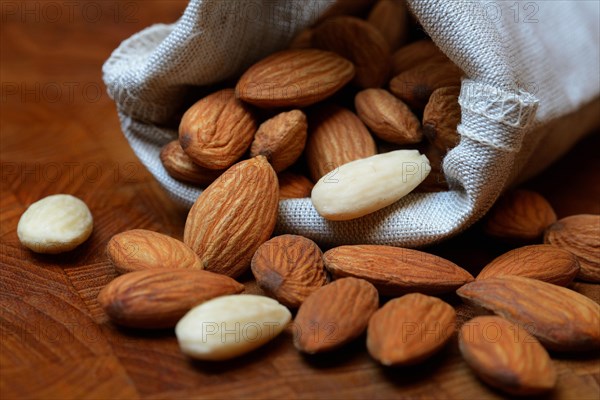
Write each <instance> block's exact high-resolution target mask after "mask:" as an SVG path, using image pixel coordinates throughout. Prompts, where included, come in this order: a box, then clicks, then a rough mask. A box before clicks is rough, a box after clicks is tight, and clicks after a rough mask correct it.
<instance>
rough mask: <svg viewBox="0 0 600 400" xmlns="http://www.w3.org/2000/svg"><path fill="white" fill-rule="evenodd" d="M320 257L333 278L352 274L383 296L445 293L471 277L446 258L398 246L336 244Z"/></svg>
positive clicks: (468, 280)
mask: <svg viewBox="0 0 600 400" xmlns="http://www.w3.org/2000/svg"><path fill="white" fill-rule="evenodd" d="M323 257H324V260H325V267H326V268H327V270H328V271H329V272H330V273H331V275H332V276H333V277H334V278H335V279H337V278H341V277H346V276H352V277H355V278H361V279H364V280H367V281H369V282H371V283H372V284H373V285H375V287H376V288H377V290H379V293H380V294H382V295H385V296H398V295H401V294H404V293H409V292H421V293H425V294H439V293H447V292H451V291H454V290H456V289H458V288H459V287H461V286H462V285H464V284H465V283H467V282H471V281H472V280H473V277H472V276H471V274H469V273H468V272H467V271H465V270H464V269H462V268H460V267H459V266H458V265H456V264H454V263H452V262H450V261H448V260H445V259H443V258H441V257H438V256H434V255H433V254H428V253H425V252H422V251H418V250H412V249H403V248H400V247H392V246H380V245H354V246H340V247H336V248H333V249H331V250H329V251H326V252H325V254H324V256H323Z"/></svg>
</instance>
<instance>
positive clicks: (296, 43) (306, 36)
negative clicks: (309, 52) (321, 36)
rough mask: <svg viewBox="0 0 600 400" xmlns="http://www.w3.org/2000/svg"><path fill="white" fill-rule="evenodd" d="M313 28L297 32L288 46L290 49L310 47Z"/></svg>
mask: <svg viewBox="0 0 600 400" xmlns="http://www.w3.org/2000/svg"><path fill="white" fill-rule="evenodd" d="M312 35H313V30H312V29H304V30H303V31H302V32H300V33H299V34H297V35H296V36H295V37H294V39H292V42H291V43H290V45H289V46H288V49H309V48H311V46H312V43H311V42H312Z"/></svg>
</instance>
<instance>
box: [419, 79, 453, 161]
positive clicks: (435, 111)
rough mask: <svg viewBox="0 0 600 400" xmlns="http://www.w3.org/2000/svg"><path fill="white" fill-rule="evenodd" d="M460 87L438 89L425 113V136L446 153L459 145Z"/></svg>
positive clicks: (430, 99)
mask: <svg viewBox="0 0 600 400" xmlns="http://www.w3.org/2000/svg"><path fill="white" fill-rule="evenodd" d="M459 94H460V87H459V86H450V87H444V88H440V89H436V90H435V91H434V92H433V93H432V94H431V97H430V98H429V102H428V103H427V105H426V106H425V110H424V111H423V135H425V137H426V138H427V140H428V141H429V143H431V144H432V145H433V146H435V147H436V148H437V149H439V150H440V151H442V152H444V153H446V152H447V151H448V150H450V149H453V148H454V147H456V145H458V142H459V140H460V137H459V136H458V132H457V131H456V127H457V126H458V124H459V122H460V118H461V110H460V105H459V104H458V95H459Z"/></svg>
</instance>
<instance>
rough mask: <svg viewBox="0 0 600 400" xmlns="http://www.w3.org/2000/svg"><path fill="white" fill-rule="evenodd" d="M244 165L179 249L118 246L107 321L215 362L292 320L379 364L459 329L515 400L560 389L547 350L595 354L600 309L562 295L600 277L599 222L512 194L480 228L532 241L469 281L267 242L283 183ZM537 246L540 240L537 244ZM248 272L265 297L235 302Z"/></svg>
mask: <svg viewBox="0 0 600 400" xmlns="http://www.w3.org/2000/svg"><path fill="white" fill-rule="evenodd" d="M250 167H252V170H253V171H254V173H255V174H256V175H255V180H254V184H252V185H248V184H244V182H247V181H246V180H239V179H236V176H238V175H237V174H232V175H230V174H224V175H223V176H222V177H220V178H218V179H217V180H216V181H215V182H214V183H213V184H212V185H210V186H209V187H208V188H207V190H206V191H205V192H204V193H203V194H202V195H200V197H199V198H198V201H197V202H196V204H195V205H194V207H193V208H192V210H191V211H190V214H189V216H188V219H187V222H186V227H185V234H184V242H180V241H178V240H176V239H173V238H171V237H168V236H165V235H162V234H159V233H156V232H151V231H145V230H140V229H136V230H132V231H127V232H123V233H120V234H117V235H115V236H114V237H113V238H112V239H111V240H110V242H109V243H108V246H107V254H108V257H109V259H110V260H111V261H112V263H113V264H114V266H115V269H116V270H117V271H118V272H119V273H121V274H122V275H121V276H119V277H118V278H116V279H115V280H114V281H112V282H111V283H109V284H108V285H107V286H106V287H105V288H104V289H103V290H102V291H101V292H100V294H99V297H98V300H99V302H100V304H101V305H102V307H103V309H104V310H105V312H106V314H107V315H108V316H109V317H110V319H111V320H112V321H113V322H115V323H117V324H121V325H125V326H130V327H136V328H172V327H175V333H176V336H177V338H178V341H179V344H180V348H181V351H182V352H183V353H185V354H187V355H188V356H190V357H193V358H198V359H202V360H213V361H218V360H227V359H230V358H233V357H236V356H239V355H242V354H245V353H247V352H249V351H252V350H254V349H257V348H258V347H260V346H261V345H263V344H265V343H267V342H268V341H269V340H271V339H273V338H274V337H276V336H277V335H278V334H280V333H281V332H282V331H283V330H285V328H286V327H287V325H288V323H289V322H290V320H291V319H292V312H295V318H294V321H293V325H292V328H293V332H294V337H293V341H294V346H295V347H296V348H297V349H298V350H299V351H301V352H303V353H307V354H315V353H322V352H327V351H330V350H333V349H336V348H339V347H342V346H344V345H345V344H347V343H349V342H351V341H353V340H356V339H357V338H359V337H361V336H362V335H363V334H364V333H365V332H366V347H367V350H368V352H369V354H370V355H371V356H372V358H373V359H374V360H376V361H377V362H379V363H381V364H382V365H385V366H402V365H411V364H415V363H419V362H422V361H424V360H426V359H427V358H429V357H431V356H432V355H433V354H435V353H436V352H438V351H439V350H441V349H442V348H444V347H445V346H446V345H447V343H448V342H449V341H450V339H451V338H452V337H454V335H455V334H457V335H458V345H459V348H460V351H461V353H462V355H463V357H464V359H465V361H466V362H467V363H468V364H469V365H470V366H471V367H472V369H473V371H474V372H475V374H477V375H478V376H479V377H480V378H481V379H482V380H483V381H484V382H486V383H488V384H489V385H491V386H494V387H496V388H499V389H501V390H503V391H505V392H507V393H510V394H516V395H531V394H537V393H542V392H547V391H550V390H552V388H553V387H554V386H555V384H556V379H557V373H556V370H555V368H554V365H553V363H552V360H551V358H550V355H549V354H548V352H547V351H546V349H548V350H550V351H552V352H560V353H565V352H584V351H593V350H596V349H599V348H600V306H599V305H598V304H597V303H595V302H594V301H592V300H590V299H589V298H587V297H585V296H583V295H581V294H579V293H577V292H575V291H573V290H570V289H568V288H566V286H568V285H570V284H571V282H572V281H573V280H574V279H575V278H579V279H583V280H587V281H591V282H600V257H598V254H600V251H599V250H600V249H599V246H600V245H599V241H598V232H599V229H600V215H575V216H571V217H567V218H564V219H562V220H558V221H557V220H556V216H555V214H554V211H553V210H552V207H551V206H550V205H549V203H548V202H547V201H546V200H545V199H544V198H543V197H541V196H540V195H539V194H537V193H534V192H530V191H525V190H519V191H515V192H512V193H509V194H507V195H505V196H504V197H503V198H502V199H500V201H499V202H498V203H497V205H496V206H495V207H494V209H493V210H492V211H491V212H490V214H489V216H488V218H487V219H486V220H485V222H484V224H485V230H486V231H487V232H488V234H489V235H490V236H495V237H498V238H501V239H498V240H505V241H509V242H512V243H515V242H519V243H521V244H527V245H525V246H523V247H518V248H515V249H514V250H511V251H509V252H507V253H505V254H503V255H501V256H500V257H498V258H496V259H494V260H493V261H491V262H490V263H489V264H488V265H486V266H485V267H484V268H483V269H482V270H481V272H480V273H479V275H478V276H477V278H476V279H474V278H473V276H472V275H471V274H469V273H468V272H467V271H466V270H464V269H462V268H461V267H459V266H458V265H456V264H454V263H452V262H450V261H448V260H446V259H443V258H441V257H438V256H435V255H432V254H428V253H426V252H423V251H419V250H413V249H406V248H399V247H391V246H381V245H351V246H340V247H335V248H332V249H329V250H328V251H326V252H325V253H322V251H321V249H320V248H319V246H318V245H317V244H316V243H314V242H313V241H311V240H309V239H307V238H305V237H302V236H297V235H281V236H275V237H272V238H270V239H269V237H270V233H269V234H266V233H265V232H271V231H272V229H273V225H274V219H275V217H276V210H277V202H276V199H277V191H276V177H275V174H274V171H273V170H272V169H271V168H270V167H269V164H268V162H267V161H266V159H265V158H264V157H257V158H253V159H251V160H247V161H243V162H241V163H238V164H236V165H235V166H234V168H250ZM239 172H240V173H243V171H239ZM549 216H554V217H552V218H550V217H549ZM534 232H536V233H535V234H534ZM542 237H543V240H544V242H545V244H535V243H536V242H537V243H539V241H541V239H542ZM248 269H250V270H251V272H252V274H253V275H254V278H255V279H256V282H257V283H258V285H259V286H260V288H262V289H263V291H264V293H265V294H266V295H267V296H269V297H266V296H257V295H249V294H239V293H241V292H243V291H244V286H243V285H242V284H240V283H238V282H237V281H236V280H235V279H234V278H235V277H239V276H240V275H242V274H244V273H245V272H246V271H247V270H248ZM451 293H457V294H458V296H460V298H462V300H463V301H464V302H465V303H467V304H471V305H473V306H475V310H484V311H486V312H490V313H492V314H495V315H494V316H477V317H475V318H473V319H471V320H469V321H467V322H466V323H464V324H463V325H462V326H457V323H456V319H457V316H456V311H455V310H454V308H453V307H452V306H451V305H450V304H448V303H446V302H445V301H443V300H441V299H440V298H438V297H436V296H440V295H447V294H451ZM381 304H383V305H382V306H381ZM290 310H291V311H292V312H290Z"/></svg>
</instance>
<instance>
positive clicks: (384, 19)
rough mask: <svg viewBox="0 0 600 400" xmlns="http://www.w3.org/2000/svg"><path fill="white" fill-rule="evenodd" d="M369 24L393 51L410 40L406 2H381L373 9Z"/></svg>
mask: <svg viewBox="0 0 600 400" xmlns="http://www.w3.org/2000/svg"><path fill="white" fill-rule="evenodd" d="M367 22H369V23H370V24H371V25H373V26H374V27H375V28H376V29H377V30H378V31H379V32H380V33H381V34H382V35H383V37H384V38H385V40H386V41H387V42H388V44H389V45H390V49H392V50H395V49H397V48H398V47H400V46H402V45H403V44H404V43H406V41H407V40H408V10H407V8H406V5H405V4H404V2H400V1H396V0H379V1H378V2H377V3H375V5H374V6H373V8H372V9H371V12H370V13H369V17H368V18H367Z"/></svg>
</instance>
